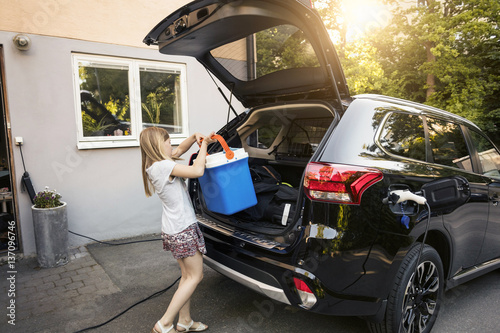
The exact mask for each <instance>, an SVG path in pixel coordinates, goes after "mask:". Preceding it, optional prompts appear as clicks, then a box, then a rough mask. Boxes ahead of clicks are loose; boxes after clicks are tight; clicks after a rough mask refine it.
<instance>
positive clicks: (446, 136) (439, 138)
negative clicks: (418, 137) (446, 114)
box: [427, 117, 472, 172]
mask: <svg viewBox="0 0 500 333" xmlns="http://www.w3.org/2000/svg"><path fill="white" fill-rule="evenodd" d="M427 128H428V131H429V143H430V146H431V149H432V157H433V160H434V163H437V164H441V165H446V166H450V167H454V168H459V169H463V170H467V171H471V172H472V164H471V159H470V155H469V151H468V150H467V145H466V143H465V139H464V135H463V132H462V129H461V128H460V126H459V125H458V124H455V123H452V122H448V121H445V120H441V119H436V118H430V117H427Z"/></svg>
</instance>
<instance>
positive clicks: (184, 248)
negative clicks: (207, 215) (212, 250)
mask: <svg viewBox="0 0 500 333" xmlns="http://www.w3.org/2000/svg"><path fill="white" fill-rule="evenodd" d="M161 238H162V239H163V249H164V250H165V251H171V252H172V255H173V256H174V258H175V259H182V258H187V257H192V256H194V255H195V254H196V251H199V252H200V253H201V254H206V253H207V249H206V247H205V239H204V238H203V234H202V233H201V230H200V227H199V226H198V223H193V224H191V225H190V226H189V227H187V228H186V229H184V230H183V231H181V232H179V233H177V234H173V235H168V234H166V233H164V232H162V233H161Z"/></svg>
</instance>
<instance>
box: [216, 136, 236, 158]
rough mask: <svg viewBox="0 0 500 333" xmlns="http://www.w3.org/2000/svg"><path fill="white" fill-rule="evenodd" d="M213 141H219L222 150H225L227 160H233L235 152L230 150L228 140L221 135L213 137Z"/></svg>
mask: <svg viewBox="0 0 500 333" xmlns="http://www.w3.org/2000/svg"><path fill="white" fill-rule="evenodd" d="M212 139H216V140H217V141H219V143H220V145H221V146H222V148H224V151H225V152H226V158H227V159H228V160H232V159H233V157H234V152H233V151H232V150H231V149H229V146H228V145H227V143H226V140H224V138H223V137H222V136H220V135H219V134H214V135H212Z"/></svg>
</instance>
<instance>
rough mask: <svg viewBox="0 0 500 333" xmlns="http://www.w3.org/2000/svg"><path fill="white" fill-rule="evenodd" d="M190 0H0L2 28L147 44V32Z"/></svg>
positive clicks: (139, 45) (92, 39) (109, 41)
mask: <svg viewBox="0 0 500 333" xmlns="http://www.w3.org/2000/svg"><path fill="white" fill-rule="evenodd" d="M188 2H190V0H145V1H122V0H106V1H102V0H22V1H18V0H15V1H13V0H0V8H2V10H1V11H0V30H4V31H17V32H24V33H30V34H37V35H45V36H54V37H63V38H72V39H81V40H87V41H95V42H102V43H111V44H118V45H129V46H138V47H146V45H144V44H142V40H143V38H144V37H145V36H146V34H147V33H148V32H149V31H150V30H151V29H152V28H153V27H154V26H155V25H156V24H157V23H158V22H160V20H162V19H163V18H165V17H166V16H168V14H170V13H171V12H173V11H174V10H176V9H177V8H180V7H181V6H182V5H185V4H186V3H188Z"/></svg>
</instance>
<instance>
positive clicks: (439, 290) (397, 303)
mask: <svg viewBox="0 0 500 333" xmlns="http://www.w3.org/2000/svg"><path fill="white" fill-rule="evenodd" d="M420 247H421V244H420V243H417V244H415V246H413V247H412V248H411V249H410V251H409V252H408V254H407V255H406V257H405V258H404V260H403V262H402V264H401V267H400V268H399V270H398V273H397V275H396V278H395V281H394V285H393V288H392V290H391V292H390V294H389V298H388V303H387V310H386V313H385V318H384V320H383V321H382V322H380V323H373V322H368V326H369V328H370V331H371V332H373V333H396V332H397V333H399V332H418V333H428V332H430V331H431V329H432V326H433V325H434V323H435V321H436V318H437V315H438V312H439V308H440V306H441V302H442V297H443V290H444V274H443V263H442V262H441V258H440V257H439V254H438V253H437V251H436V250H435V249H434V248H433V247H432V246H429V245H424V247H423V249H422V255H421V256H420V260H419V264H418V270H417V271H416V272H415V267H416V262H417V260H418V254H419V251H420ZM414 273H416V277H417V278H416V279H414ZM405 304H406V305H405ZM401 318H403V320H401Z"/></svg>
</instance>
